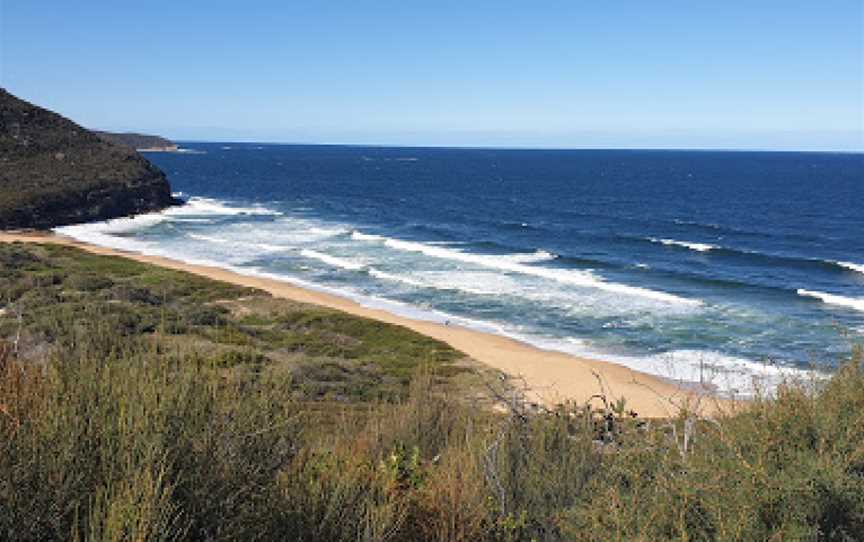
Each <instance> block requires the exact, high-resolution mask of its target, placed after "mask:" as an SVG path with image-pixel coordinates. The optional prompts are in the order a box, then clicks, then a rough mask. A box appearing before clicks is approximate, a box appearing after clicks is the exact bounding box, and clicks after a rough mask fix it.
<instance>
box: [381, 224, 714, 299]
mask: <svg viewBox="0 0 864 542" xmlns="http://www.w3.org/2000/svg"><path fill="white" fill-rule="evenodd" d="M382 239H383V242H384V245H385V246H388V247H390V248H393V249H396V250H402V251H407V252H418V253H421V254H425V255H426V256H431V257H434V258H442V259H447V260H451V261H459V262H464V263H470V264H474V265H479V266H483V267H488V268H493V269H498V270H500V271H506V272H509V273H519V274H523V275H531V276H535V277H540V278H544V279H547V280H552V281H555V282H559V283H562V284H568V285H571V286H578V287H583V288H596V289H598V290H603V291H607V292H612V293H616V294H623V295H631V296H639V297H644V298H647V299H653V300H655V301H661V302H665V303H680V304H687V305H700V304H701V302H700V301H698V300H694V299H687V298H684V297H679V296H676V295H673V294H668V293H665V292H658V291H655V290H649V289H647V288H640V287H636V286H627V285H625V284H618V283H614V282H605V281H604V280H603V279H601V278H599V277H596V276H594V275H593V274H591V273H590V272H589V271H574V270H568V269H553V268H549V267H538V266H530V265H525V264H524V263H520V262H514V261H510V260H507V259H504V258H501V257H499V256H490V255H483V254H471V253H468V252H462V251H459V250H453V249H449V248H443V247H439V246H430V245H427V244H424V243H417V242H413V241H402V240H399V239H392V238H382ZM377 240H379V239H376V241H377Z"/></svg>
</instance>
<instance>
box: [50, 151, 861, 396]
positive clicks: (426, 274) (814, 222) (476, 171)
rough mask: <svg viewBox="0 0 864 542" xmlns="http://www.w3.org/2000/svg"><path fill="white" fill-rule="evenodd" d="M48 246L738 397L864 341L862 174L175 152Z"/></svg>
mask: <svg viewBox="0 0 864 542" xmlns="http://www.w3.org/2000/svg"><path fill="white" fill-rule="evenodd" d="M182 148H183V151H184V152H180V153H150V154H148V155H147V158H148V159H150V160H151V161H153V162H154V163H155V164H156V165H157V166H159V167H160V168H161V169H162V170H163V171H165V172H166V173H167V174H168V178H169V180H170V181H171V184H172V187H173V189H174V190H175V191H177V192H178V194H179V195H180V196H181V197H182V198H184V199H185V200H186V202H187V203H186V205H184V206H182V207H177V208H172V209H170V210H167V211H164V212H162V213H156V214H151V215H142V216H138V217H135V218H131V219H118V220H113V221H109V222H104V223H95V224H84V225H77V226H70V227H63V228H58V231H59V232H60V233H62V234H65V235H69V236H72V237H75V238H77V239H80V240H83V241H87V242H91V243H95V244H100V245H105V246H110V247H115V248H120V249H125V250H133V251H138V252H141V253H145V254H152V255H161V256H167V257H170V258H175V259H179V260H183V261H187V262H190V263H202V264H207V265H214V266H220V267H224V268H228V269H232V270H234V271H237V272H240V273H244V274H249V275H257V276H266V277H271V278H277V279H280V280H285V281H288V282H292V283H295V284H299V285H301V286H305V287H308V288H314V289H318V290H323V291H327V292H330V293H336V294H338V295H342V296H345V297H349V298H352V299H354V300H357V301H359V302H360V303H362V304H365V305H368V306H373V307H377V308H383V309H385V310H389V311H392V312H395V313H398V314H400V315H403V316H409V317H412V318H421V319H429V320H434V321H440V322H450V323H451V324H453V325H463V326H468V327H471V328H474V329H478V330H481V331H487V332H491V333H497V334H500V335H506V336H509V337H513V338H516V339H518V340H521V341H525V342H528V343H531V344H534V345H536V346H539V347H541V348H546V349H552V350H560V351H564V352H568V353H572V354H575V355H580V356H587V357H593V358H597V359H604V360H609V361H614V362H617V363H621V364H624V365H627V366H629V367H632V368H634V369H638V370H641V371H645V372H648V373H652V374H657V375H661V376H664V377H669V378H675V379H680V380H685V381H702V382H711V383H713V384H714V385H716V386H717V387H718V389H720V390H722V391H724V392H730V393H736V394H741V395H748V394H752V393H754V392H755V391H757V390H760V389H770V388H771V386H773V385H774V384H776V382H777V381H778V380H779V379H781V378H783V377H785V376H786V375H793V376H797V375H802V374H805V373H803V371H810V370H814V369H815V370H817V371H819V370H830V369H831V368H833V367H836V365H837V364H838V363H839V362H840V361H841V359H842V358H843V356H846V355H848V354H849V352H850V351H851V349H852V347H853V345H854V344H855V343H856V342H858V343H860V342H864V213H862V211H864V155H861V154H843V153H797V152H731V151H730V152H726V151H649V150H608V151H606V150H497V149H448V148H388V147H357V146H323V145H319V146H312V145H274V144H247V143H242V144H241V143H236V144H235V143H231V144H226V143H185V144H182Z"/></svg>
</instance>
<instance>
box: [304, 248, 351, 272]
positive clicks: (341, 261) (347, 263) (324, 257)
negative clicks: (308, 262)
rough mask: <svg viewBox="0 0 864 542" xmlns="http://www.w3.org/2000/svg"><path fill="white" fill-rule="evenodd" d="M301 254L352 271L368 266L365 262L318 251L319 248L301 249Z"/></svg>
mask: <svg viewBox="0 0 864 542" xmlns="http://www.w3.org/2000/svg"><path fill="white" fill-rule="evenodd" d="M300 255H301V256H304V257H306V258H312V259H315V260H318V261H322V262H324V263H326V264H327V265H332V266H333V267H341V268H342V269H349V270H351V271H359V270H361V269H363V268H365V267H366V265H365V264H363V263H360V262H356V261H353V260H347V259H345V258H338V257H336V256H331V255H329V254H324V253H323V252H318V251H317V250H310V249H306V248H304V249H303V250H301V251H300Z"/></svg>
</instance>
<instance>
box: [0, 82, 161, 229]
mask: <svg viewBox="0 0 864 542" xmlns="http://www.w3.org/2000/svg"><path fill="white" fill-rule="evenodd" d="M176 203H177V202H176V200H175V199H174V198H173V197H172V196H171V187H170V186H169V184H168V180H167V179H166V178H165V174H164V173H163V172H162V171H160V170H159V169H158V168H157V167H155V166H154V165H153V164H151V163H150V162H148V161H147V160H146V159H144V158H143V157H142V156H141V155H139V154H138V153H137V152H136V151H135V150H134V149H132V148H130V147H128V146H125V145H118V144H116V143H114V142H111V141H107V140H106V139H103V138H101V137H99V136H98V135H97V134H95V133H93V132H91V131H90V130H87V129H85V128H83V127H81V126H79V125H78V124H76V123H75V122H73V121H71V120H69V119H67V118H65V117H63V116H61V115H58V114H57V113H54V112H52V111H48V110H47V109H44V108H41V107H39V106H36V105H33V104H31V103H29V102H26V101H24V100H22V99H20V98H17V97H15V96H13V95H12V94H11V93H9V92H8V91H6V90H5V89H2V88H0V229H24V228H31V229H47V228H51V227H54V226H60V225H64V224H75V223H80V222H90V221H94V220H106V219H109V218H116V217H121V216H127V215H134V214H139V213H144V212H151V211H158V210H160V209H163V208H165V207H168V206H170V205H174V204H176Z"/></svg>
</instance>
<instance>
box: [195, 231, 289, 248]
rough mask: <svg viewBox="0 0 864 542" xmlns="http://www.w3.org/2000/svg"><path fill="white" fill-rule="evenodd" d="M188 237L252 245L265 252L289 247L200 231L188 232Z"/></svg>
mask: <svg viewBox="0 0 864 542" xmlns="http://www.w3.org/2000/svg"><path fill="white" fill-rule="evenodd" d="M186 236H187V237H189V238H191V239H197V240H199V241H206V242H208V243H216V244H219V245H234V246H241V247H252V248H257V249H260V250H263V251H265V252H281V251H283V250H288V249H289V247H283V246H280V245H271V244H269V243H253V242H250V241H243V240H239V239H227V238H224V237H213V236H211V235H201V234H199V233H187V234H186Z"/></svg>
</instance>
